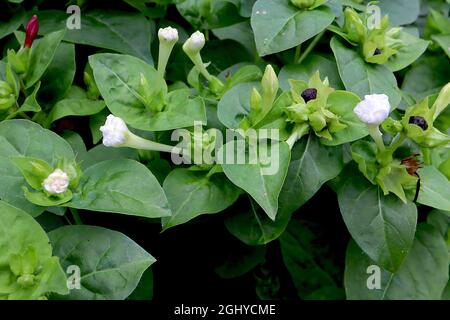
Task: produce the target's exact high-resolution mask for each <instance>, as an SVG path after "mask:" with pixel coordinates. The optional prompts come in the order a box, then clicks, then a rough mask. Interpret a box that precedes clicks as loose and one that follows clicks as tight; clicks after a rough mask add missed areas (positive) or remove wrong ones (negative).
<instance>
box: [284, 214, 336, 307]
mask: <svg viewBox="0 0 450 320" xmlns="http://www.w3.org/2000/svg"><path fill="white" fill-rule="evenodd" d="M313 227H314V226H313V225H311V224H310V223H307V222H305V221H292V222H291V223H290V225H289V228H288V229H287V230H286V232H284V233H283V235H282V236H281V237H280V247H281V253H282V255H283V261H284V263H285V265H286V268H287V269H288V271H289V273H290V274H291V277H292V280H293V283H294V285H295V287H296V289H297V294H298V296H299V297H300V298H301V299H341V298H342V297H343V296H344V292H343V290H342V288H340V287H339V286H338V284H337V283H336V282H335V278H334V277H335V276H336V275H338V274H339V273H338V272H337V271H338V270H336V269H337V267H336V266H335V265H333V262H332V261H330V258H331V256H332V250H331V248H330V246H329V245H326V246H318V245H316V244H315V242H316V241H319V239H320V238H319V236H318V234H317V232H316V231H317V230H320V228H317V227H318V226H315V227H316V228H313Z"/></svg>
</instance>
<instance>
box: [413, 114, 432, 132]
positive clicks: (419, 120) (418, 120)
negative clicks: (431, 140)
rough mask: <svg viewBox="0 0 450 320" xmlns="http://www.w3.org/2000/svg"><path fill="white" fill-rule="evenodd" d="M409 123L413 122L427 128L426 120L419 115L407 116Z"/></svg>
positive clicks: (423, 128)
mask: <svg viewBox="0 0 450 320" xmlns="http://www.w3.org/2000/svg"><path fill="white" fill-rule="evenodd" d="M409 123H410V124H415V125H416V126H419V127H421V128H422V130H427V129H428V123H427V120H425V119H424V118H423V117H419V116H414V117H411V118H409Z"/></svg>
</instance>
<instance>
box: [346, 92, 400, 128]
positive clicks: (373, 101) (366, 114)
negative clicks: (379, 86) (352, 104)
mask: <svg viewBox="0 0 450 320" xmlns="http://www.w3.org/2000/svg"><path fill="white" fill-rule="evenodd" d="M353 111H354V112H355V114H356V115H357V116H358V118H359V119H360V120H361V121H362V122H364V123H366V124H369V125H380V124H381V123H382V122H383V121H384V120H386V118H387V117H388V116H389V113H390V112H391V105H390V103H389V97H388V96H387V95H385V94H372V95H366V96H365V97H364V100H363V101H361V102H360V103H358V105H357V106H356V108H355V109H354V110H353Z"/></svg>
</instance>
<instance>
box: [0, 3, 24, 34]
mask: <svg viewBox="0 0 450 320" xmlns="http://www.w3.org/2000/svg"><path fill="white" fill-rule="evenodd" d="M24 20H25V11H24V10H23V9H22V8H21V9H20V10H19V11H18V12H17V13H15V14H14V15H13V16H12V17H8V21H1V23H0V39H2V38H4V37H6V36H8V35H10V34H11V33H13V32H14V31H16V30H17V29H18V28H19V27H20V26H21V25H22V23H23V22H24Z"/></svg>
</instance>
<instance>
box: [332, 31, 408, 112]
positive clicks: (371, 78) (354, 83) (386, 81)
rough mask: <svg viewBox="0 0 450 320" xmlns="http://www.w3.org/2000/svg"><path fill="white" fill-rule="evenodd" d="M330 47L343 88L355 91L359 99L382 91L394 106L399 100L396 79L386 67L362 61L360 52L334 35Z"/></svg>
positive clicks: (399, 95)
mask: <svg viewBox="0 0 450 320" xmlns="http://www.w3.org/2000/svg"><path fill="white" fill-rule="evenodd" d="M331 48H332V50H333V52H334V55H335V57H336V62H337V65H338V69H339V74H340V75H341V79H342V82H344V85H345V88H346V89H347V90H349V91H352V92H354V93H356V94H357V95H358V96H359V97H360V98H361V99H362V98H364V96H365V95H367V94H381V93H384V94H386V95H387V96H388V97H389V101H390V103H391V105H392V106H394V107H396V106H397V105H398V104H399V103H400V100H401V94H400V90H399V89H398V87H397V80H396V79H395V76H394V74H393V73H392V71H390V70H389V69H388V68H386V67H385V66H382V65H372V64H367V63H365V62H364V60H363V58H362V57H361V56H360V54H359V53H358V52H357V51H355V50H353V49H349V48H347V47H346V46H344V44H343V43H342V42H341V41H340V40H338V39H337V38H336V37H334V38H333V39H332V40H331Z"/></svg>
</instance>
